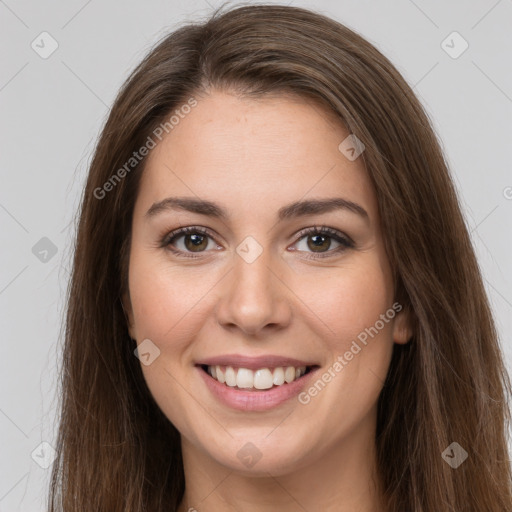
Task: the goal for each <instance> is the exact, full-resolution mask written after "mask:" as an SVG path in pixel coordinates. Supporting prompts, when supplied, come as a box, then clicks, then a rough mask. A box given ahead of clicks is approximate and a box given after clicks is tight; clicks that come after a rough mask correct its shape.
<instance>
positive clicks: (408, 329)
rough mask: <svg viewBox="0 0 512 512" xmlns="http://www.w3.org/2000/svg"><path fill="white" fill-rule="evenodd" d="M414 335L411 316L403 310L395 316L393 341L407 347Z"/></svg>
mask: <svg viewBox="0 0 512 512" xmlns="http://www.w3.org/2000/svg"><path fill="white" fill-rule="evenodd" d="M412 334H413V329H412V322H411V314H410V313H409V311H407V310H402V311H400V312H399V313H397V315H396V316H395V320H394V323H393V341H394V342H395V343H398V344H400V345H405V344H406V343H408V342H409V340H410V339H411V338H412Z"/></svg>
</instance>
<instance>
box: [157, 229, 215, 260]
mask: <svg viewBox="0 0 512 512" xmlns="http://www.w3.org/2000/svg"><path fill="white" fill-rule="evenodd" d="M162 247H168V249H169V250H170V251H172V252H174V253H176V254H178V255H180V256H186V257H190V258H195V257H196V256H193V255H192V254H190V253H203V252H205V251H207V250H209V249H215V248H217V249H218V248H219V247H220V246H219V245H218V244H217V243H215V241H214V240H213V237H212V236H211V235H210V234H209V232H208V230H207V229H205V228H201V227H198V226H191V227H185V228H180V229H177V230H175V231H172V232H171V233H169V234H168V235H167V236H166V237H165V238H164V239H163V240H162Z"/></svg>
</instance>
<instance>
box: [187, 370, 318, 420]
mask: <svg viewBox="0 0 512 512" xmlns="http://www.w3.org/2000/svg"><path fill="white" fill-rule="evenodd" d="M196 368H197V370H198V371H199V373H200V374H201V376H202V378H203V380H204V382H205V384H206V385H207V386H208V389H209V390H210V391H211V392H212V393H213V395H214V396H215V397H216V398H217V399H218V400H219V401H220V402H222V403H223V404H224V405H227V406H228V407H231V408H232V409H238V410H240V411H266V410H268V409H272V408H274V407H277V406H278V405H281V404H282V403H284V402H286V401H287V400H289V399H290V398H293V397H294V396H297V395H298V394H299V393H300V392H301V391H302V390H303V389H304V388H305V387H306V385H307V383H308V382H309V380H310V379H311V376H312V375H313V374H314V373H315V372H316V371H317V370H318V368H315V369H312V370H311V371H310V372H309V373H306V374H305V375H303V376H302V377H300V378H299V379H297V380H294V381H293V382H291V383H289V384H283V385H281V386H276V387H273V388H270V389H267V390H256V391H253V390H250V391H243V390H239V389H235V388H231V387H229V386H226V385H225V384H221V383H220V382H219V381H217V380H215V379H214V378H213V377H211V376H210V374H208V373H206V372H205V371H204V370H203V369H202V368H201V367H199V366H197V367H196Z"/></svg>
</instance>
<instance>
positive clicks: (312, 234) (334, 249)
mask: <svg viewBox="0 0 512 512" xmlns="http://www.w3.org/2000/svg"><path fill="white" fill-rule="evenodd" d="M299 237H300V239H299V240H298V241H297V242H296V244H295V245H296V248H295V250H298V251H301V252H311V253H314V254H310V255H309V256H307V258H313V259H314V258H325V257H329V256H333V255H334V254H339V253H340V252H342V251H345V250H346V249H348V248H352V247H354V242H353V241H352V240H351V239H350V238H349V237H347V236H346V235H344V234H343V233H341V232H340V231H337V230H335V229H332V228H329V227H327V226H315V227H312V228H307V229H305V230H302V231H301V232H300V233H299Z"/></svg>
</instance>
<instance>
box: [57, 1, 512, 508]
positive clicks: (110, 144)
mask: <svg viewBox="0 0 512 512" xmlns="http://www.w3.org/2000/svg"><path fill="white" fill-rule="evenodd" d="M213 89H217V90H228V91H233V92H235V93H237V94H242V95H246V96H248V97H258V96H264V95H266V94H271V93H290V94H298V95H300V96H302V97H307V98H309V99H312V98H313V99H314V100H315V101H317V102H318V103H319V104H322V105H324V106H327V107H328V108H329V109H330V110H331V111H332V112H333V114H334V115H335V116H336V117H337V118H338V119H339V121H340V122H341V123H344V125H345V126H346V127H347V129H348V130H349V131H350V132H351V133H353V134H355V135H356V136H357V137H358V138H359V139H360V140H361V141H362V142H363V144H364V145H365V148H366V149H365V151H364V153H363V158H364V163H365V166H366V168H367V171H368V173H369V176H370V177H371V180H372V183H373V185H374V187H375V192H376V195H377V199H378V204H379V213H380V218H381V225H382V230H383V234H384V239H385V243H386V251H387V255H388V258H389V261H390V263H391V267H392V269H393V271H394V275H395V298H396V300H397V301H399V302H400V303H401V304H402V305H403V306H404V307H406V308H407V310H408V311H409V312H410V314H411V316H412V318H413V323H414V335H413V338H412V339H411V340H410V342H409V343H407V344H405V345H398V344H395V346H394V352H393V357H392V361H391V366H390V368H389V373H388V377H387V380H386V383H385V386H384V388H383V391H382V393H381V395H380V397H379V401H378V420H377V421H378V424H377V438H376V444H377V450H378V470H379V476H380V478H381V480H382V484H383V486H384V490H385V495H386V498H387V500H388V502H387V504H386V506H387V509H388V510H389V511H391V512H404V511H405V512H412V511H415V512H448V511H455V510H456V511H458V512H462V511H467V512H481V511H483V510H486V511H487V512H498V511H499V512H503V511H504V510H512V497H511V468H510V464H509V454H508V449H507V434H508V425H509V422H510V410H509V408H508V406H507V399H508V396H509V395H510V392H511V388H510V381H509V376H508V374H507V372H506V369H505V366H504V362H503V359H502V355H501V353H500V347H499V342H498V336H497V332H496V329H495V325H494V322H493V318H492V314H491V311H490V307H489V304H488V300H487V297H486V293H485V290H484V287H483V284H482V277H481V274H480V270H479V267H478V264H477V261H476V258H475V254H474V251H473V248H472V245H471V241H470V237H469V234H468V229H467V226H466V224H465V220H464V218H463V216H462V214H461V210H460V207H459V204H458V199H457V195H456V192H455V190H454V186H453V183H452V181H451V178H450V175H449V171H448V168H447V164H446V162H445V159H444V157H443V154H442V151H441V149H440V145H439V142H438V141H437V139H436V136H435V134H434V131H433V129H432V128H431V124H430V121H429V119H428V116H427V115H426V113H425V111H424V109H423V108H422V106H421V104H420V103H419V101H418V99H417V98H416V97H415V95H414V94H413V91H412V90H411V88H410V87H409V86H408V84H407V83H406V82H405V80H404V79H403V77H402V76H401V75H400V74H399V73H398V71H397V70H396V69H395V68H394V67H393V65H392V64H391V63H390V61H389V60H388V59H387V58H386V57H384V56H383V55H382V54H381V53H380V52H379V51H378V50H377V49H376V48H375V47H374V46H372V45H371V44H370V43H369V42H367V41H366V40H365V39H364V38H362V37H361V36H360V35H358V34H357V33H355V32H354V31H352V30H350V29H348V28H347V27H345V26H343V25H342V24H340V23H338V22H336V21H334V20H332V19H329V18H328V17H325V16H323V15H320V14H318V13H314V12H312V11H309V10H305V9H301V8H296V7H286V6H278V5H252V6H251V5H249V6H245V5H244V6H238V7H236V8H233V9H230V10H227V11H226V12H222V8H221V9H220V10H218V11H216V12H215V13H214V14H213V15H212V16H210V18H209V19H208V20H206V21H204V22H203V23H196V24H189V25H186V26H183V27H181V28H179V29H178V30H176V31H174V32H173V33H171V34H170V35H168V36H166V37H165V38H164V39H163V40H162V41H160V42H159V43H158V45H156V47H155V48H154V49H153V50H152V51H151V52H150V53H149V55H147V57H146V58H145V59H144V60H143V61H142V62H141V63H140V64H139V65H138V67H137V68H136V69H135V70H134V71H133V72H132V74H131V75H130V77H129V78H128V79H127V81H126V82H125V84H124V85H123V87H122V89H121V91H120V92H119V95H118V97H117V99H116V100H115V103H114V105H113V107H112V110H111V112H110V115H109V117H108V120H107V122H106V125H105V127H104V129H103V131H102V133H101V136H100V138H99V140H98V143H97V147H96V151H95V154H94V158H93V160H92V163H91V166H90V170H89V174H88V179H87V184H86V187H85V190H84V192H83V197H82V200H81V207H80V213H79V222H78V225H77V237H76V243H75V246H74V248H73V249H74V261H73V272H72V277H71V280H70V285H69V290H68V295H69V297H68V310H67V318H66V329H65V340H64V350H63V363H62V370H61V382H60V386H61V388H62V390H61V393H62V405H61V414H60V418H59V421H60V424H59V431H58V439H57V446H56V449H57V454H58V455H57V458H56V460H55V462H54V466H53V470H52V480H51V486H50V491H49V510H50V511H51V512H56V511H60V510H64V511H66V512H72V511H80V512H83V511H84V510H85V511H91V512H92V511H95V510H98V511H100V510H101V511H109V512H115V511H124V512H128V511H129V512H134V511H142V510H148V511H151V512H157V511H163V510H165V511H175V510H176V509H177V507H178V505H179V503H180V502H181V499H182V496H183V492H184V485H185V481H184V473H183V464H182V458H181V457H182V456H181V448H180V436H179V433H178V432H177V430H176V429H175V427H174V426H173V425H172V424H171V422H170V421H169V420H168V419H167V418H166V417H165V416H164V415H163V413H162V412H161V411H160V409H159V408H158V406H157V404H156V403H155V401H154V400H153V398H152V396H151V394H150V392H149V390H148V388H147V386H146V383H145V381H144V378H143V374H142V371H141V367H140V362H139V361H138V359H137V358H136V357H135V356H134V354H133V350H134V349H135V346H136V345H135V342H134V341H133V340H130V337H129V334H128V329H127V321H126V317H125V314H124V310H123V304H122V300H121V298H122V297H123V294H124V293H125V292H126V291H127V269H128V264H129V261H128V256H129V248H130V233H131V221H132V215H133V207H134V202H135V199H136V197H137V190H138V183H139V179H140V176H141V173H142V172H143V168H144V163H145V159H141V161H140V163H137V165H133V168H131V167H126V163H127V162H128V161H130V158H131V157H132V155H133V152H134V151H136V150H137V149H138V148H140V147H142V146H143V145H144V144H145V143H146V142H147V140H148V136H150V135H151V134H152V133H154V130H155V129H156V128H157V127H158V125H159V124H160V123H162V122H164V121H165V120H166V119H167V118H168V116H169V115H170V114H171V113H172V112H173V111H175V109H177V108H179V107H180V105H183V104H185V103H186V102H187V100H188V99H190V98H191V97H200V95H201V94H207V93H208V91H211V90H213ZM340 142H341V141H340ZM123 166H124V169H125V171H126V172H125V173H119V172H118V171H119V169H121V168H123ZM114 175H117V178H115V179H113V176H114ZM118 178H119V179H118ZM107 182H109V183H110V185H109V186H105V184H106V183H107ZM99 191H100V192H99ZM453 442H457V443H458V444H459V445H460V446H461V447H462V448H463V449H464V450H465V451H466V452H467V454H468V456H467V459H466V460H465V461H464V462H463V463H462V464H460V466H459V467H458V468H456V469H454V468H453V467H451V466H450V465H449V464H448V463H447V461H446V457H443V456H442V453H443V452H445V449H447V448H448V447H449V446H450V445H451V443H453ZM452 455H453V452H450V456H452Z"/></svg>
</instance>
